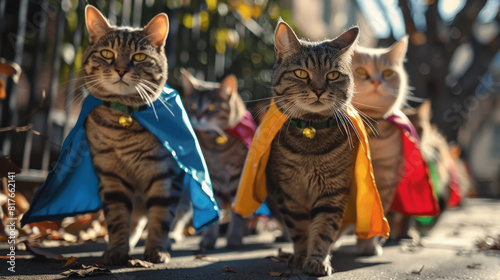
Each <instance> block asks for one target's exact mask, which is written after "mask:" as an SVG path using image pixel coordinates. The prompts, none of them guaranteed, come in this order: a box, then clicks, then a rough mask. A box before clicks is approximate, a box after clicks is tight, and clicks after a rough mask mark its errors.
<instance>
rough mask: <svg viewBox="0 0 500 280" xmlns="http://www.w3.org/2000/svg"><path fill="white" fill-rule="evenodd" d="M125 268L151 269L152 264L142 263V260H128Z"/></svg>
mask: <svg viewBox="0 0 500 280" xmlns="http://www.w3.org/2000/svg"><path fill="white" fill-rule="evenodd" d="M127 266H128V267H153V266H154V264H153V263H151V262H148V261H143V260H139V259H131V260H128V263H127Z"/></svg>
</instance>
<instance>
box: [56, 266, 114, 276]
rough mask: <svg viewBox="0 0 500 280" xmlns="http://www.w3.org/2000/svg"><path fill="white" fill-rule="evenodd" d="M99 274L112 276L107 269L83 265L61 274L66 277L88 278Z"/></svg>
mask: <svg viewBox="0 0 500 280" xmlns="http://www.w3.org/2000/svg"><path fill="white" fill-rule="evenodd" d="M99 274H111V271H110V270H109V269H107V268H102V267H99V266H98V265H95V264H94V265H91V266H87V265H84V264H82V265H81V268H78V269H70V270H68V271H64V272H61V273H60V275H62V276H66V277H87V276H95V275H99Z"/></svg>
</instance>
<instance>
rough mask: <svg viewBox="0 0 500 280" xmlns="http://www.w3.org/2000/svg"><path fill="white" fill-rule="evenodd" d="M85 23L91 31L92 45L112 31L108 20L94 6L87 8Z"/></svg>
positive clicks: (90, 39)
mask: <svg viewBox="0 0 500 280" xmlns="http://www.w3.org/2000/svg"><path fill="white" fill-rule="evenodd" d="M85 23H86V24H87V30H88V31H89V41H90V43H95V42H96V41H97V40H99V38H101V37H102V36H104V35H105V34H106V33H108V32H109V31H110V30H111V26H110V25H109V23H108V21H107V20H106V18H105V17H104V16H103V15H102V14H101V12H99V10H98V9H97V8H96V7H94V6H92V5H87V7H85Z"/></svg>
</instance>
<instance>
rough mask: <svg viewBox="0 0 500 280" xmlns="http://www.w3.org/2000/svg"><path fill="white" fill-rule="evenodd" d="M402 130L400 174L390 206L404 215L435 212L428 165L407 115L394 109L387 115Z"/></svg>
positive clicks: (437, 208) (435, 207) (437, 211)
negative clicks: (402, 160) (402, 165)
mask: <svg viewBox="0 0 500 280" xmlns="http://www.w3.org/2000/svg"><path fill="white" fill-rule="evenodd" d="M387 120H388V121H390V122H392V123H394V124H395V125H397V126H398V127H399V128H400V129H401V133H402V134H403V150H404V175H403V179H402V180H401V182H400V183H399V186H398V187H397V188H396V192H395V194H394V199H393V200H392V204H391V210H394V211H396V212H398V213H401V214H403V215H406V216H435V215H437V214H438V213H439V206H438V202H437V198H436V194H435V192H434V187H433V185H432V181H431V178H430V172H429V167H428V166H427V162H426V161H425V160H424V159H423V157H422V154H421V153H420V148H419V138H418V135H417V133H416V131H415V128H414V127H413V125H412V124H411V122H410V121H409V120H408V118H407V117H406V116H405V115H404V114H403V113H402V112H401V111H396V112H395V113H394V114H393V115H391V116H389V117H388V118H387Z"/></svg>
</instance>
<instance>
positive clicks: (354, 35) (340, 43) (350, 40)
mask: <svg viewBox="0 0 500 280" xmlns="http://www.w3.org/2000/svg"><path fill="white" fill-rule="evenodd" d="M358 35H359V28H358V27H357V26H354V27H352V28H351V29H349V30H347V31H346V32H344V33H342V34H340V35H339V36H338V37H337V38H335V39H333V40H332V42H331V43H332V45H333V46H334V47H335V48H338V49H341V50H344V49H349V48H350V47H351V46H353V45H356V44H357V42H358Z"/></svg>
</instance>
